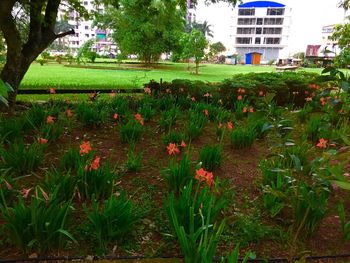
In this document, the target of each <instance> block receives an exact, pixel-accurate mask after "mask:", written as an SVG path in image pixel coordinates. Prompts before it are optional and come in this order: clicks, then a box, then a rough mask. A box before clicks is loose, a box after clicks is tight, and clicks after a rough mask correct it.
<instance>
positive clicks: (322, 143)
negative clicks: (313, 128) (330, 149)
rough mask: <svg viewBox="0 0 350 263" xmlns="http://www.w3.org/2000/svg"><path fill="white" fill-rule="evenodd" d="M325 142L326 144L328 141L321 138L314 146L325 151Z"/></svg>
mask: <svg viewBox="0 0 350 263" xmlns="http://www.w3.org/2000/svg"><path fill="white" fill-rule="evenodd" d="M327 142H328V140H325V139H323V138H321V139H320V140H319V141H318V143H317V144H316V147H318V148H322V149H325V148H327Z"/></svg>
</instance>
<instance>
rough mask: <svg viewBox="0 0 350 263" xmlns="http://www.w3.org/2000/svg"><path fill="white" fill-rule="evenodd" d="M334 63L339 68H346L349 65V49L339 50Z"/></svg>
mask: <svg viewBox="0 0 350 263" xmlns="http://www.w3.org/2000/svg"><path fill="white" fill-rule="evenodd" d="M334 63H335V65H336V66H337V67H340V68H346V67H347V66H348V65H350V50H348V49H343V50H342V51H340V53H339V55H338V56H336V58H335V60H334Z"/></svg>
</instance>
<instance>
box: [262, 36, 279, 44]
mask: <svg viewBox="0 0 350 263" xmlns="http://www.w3.org/2000/svg"><path fill="white" fill-rule="evenodd" d="M280 43H281V39H280V38H276V37H266V38H265V39H264V44H268V45H279V44H280Z"/></svg>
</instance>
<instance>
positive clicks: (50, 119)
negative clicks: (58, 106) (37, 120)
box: [46, 115, 55, 124]
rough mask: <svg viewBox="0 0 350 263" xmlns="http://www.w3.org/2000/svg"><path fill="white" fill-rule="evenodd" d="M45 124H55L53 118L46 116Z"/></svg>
mask: <svg viewBox="0 0 350 263" xmlns="http://www.w3.org/2000/svg"><path fill="white" fill-rule="evenodd" d="M46 123H48V124H52V123H55V118H54V117H52V116H51V115H49V116H47V118H46Z"/></svg>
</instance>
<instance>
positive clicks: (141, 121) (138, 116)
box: [134, 113, 144, 126]
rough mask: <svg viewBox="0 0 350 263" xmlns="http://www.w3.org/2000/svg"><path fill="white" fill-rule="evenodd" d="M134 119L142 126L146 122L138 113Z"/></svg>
mask: <svg viewBox="0 0 350 263" xmlns="http://www.w3.org/2000/svg"><path fill="white" fill-rule="evenodd" d="M134 117H135V120H137V121H138V122H139V123H140V124H141V125H142V126H143V125H144V121H143V118H142V116H141V114H139V113H137V114H135V115H134Z"/></svg>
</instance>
